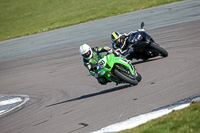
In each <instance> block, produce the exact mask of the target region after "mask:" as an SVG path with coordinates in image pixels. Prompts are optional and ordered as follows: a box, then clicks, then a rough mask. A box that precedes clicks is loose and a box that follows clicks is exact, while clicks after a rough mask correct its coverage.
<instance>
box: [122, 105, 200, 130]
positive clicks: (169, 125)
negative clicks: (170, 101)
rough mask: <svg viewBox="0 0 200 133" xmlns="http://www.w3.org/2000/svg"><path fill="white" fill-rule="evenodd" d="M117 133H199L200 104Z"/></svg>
mask: <svg viewBox="0 0 200 133" xmlns="http://www.w3.org/2000/svg"><path fill="white" fill-rule="evenodd" d="M119 133H200V102H195V103H193V104H191V105H190V106H189V107H187V108H185V109H182V110H178V111H173V112H172V113H170V114H168V115H165V116H163V117H161V118H158V119H155V120H152V121H150V122H148V123H146V124H143V125H141V126H138V127H136V128H133V129H130V130H125V131H121V132H119Z"/></svg>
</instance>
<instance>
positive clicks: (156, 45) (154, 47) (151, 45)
mask: <svg viewBox="0 0 200 133" xmlns="http://www.w3.org/2000/svg"><path fill="white" fill-rule="evenodd" d="M150 48H152V49H155V50H157V51H159V53H160V54H161V56H162V57H167V56H168V52H167V51H166V50H165V49H164V48H162V47H160V46H159V44H157V43H151V44H150Z"/></svg>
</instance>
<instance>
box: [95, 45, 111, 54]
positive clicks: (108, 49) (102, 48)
mask: <svg viewBox="0 0 200 133" xmlns="http://www.w3.org/2000/svg"><path fill="white" fill-rule="evenodd" d="M94 50H95V51H96V52H97V53H102V52H108V53H111V52H112V49H111V48H110V47H108V46H105V47H96V48H94Z"/></svg>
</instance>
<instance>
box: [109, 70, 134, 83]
mask: <svg viewBox="0 0 200 133" xmlns="http://www.w3.org/2000/svg"><path fill="white" fill-rule="evenodd" d="M113 73H114V74H115V75H116V76H117V77H118V78H119V79H120V80H122V81H124V82H126V83H130V84H131V85H137V84H138V81H137V80H136V79H132V78H129V77H127V76H126V75H124V74H123V73H121V72H120V71H118V70H117V69H114V71H113Z"/></svg>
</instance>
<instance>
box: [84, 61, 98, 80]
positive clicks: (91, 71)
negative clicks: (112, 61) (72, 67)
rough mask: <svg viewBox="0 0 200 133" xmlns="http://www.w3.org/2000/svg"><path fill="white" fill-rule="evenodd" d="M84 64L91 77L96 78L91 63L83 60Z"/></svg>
mask: <svg viewBox="0 0 200 133" xmlns="http://www.w3.org/2000/svg"><path fill="white" fill-rule="evenodd" d="M83 63H84V66H85V67H86V68H87V69H88V70H89V72H90V75H92V76H94V75H95V72H94V70H93V67H92V65H91V64H90V63H89V61H88V60H86V59H83Z"/></svg>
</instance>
